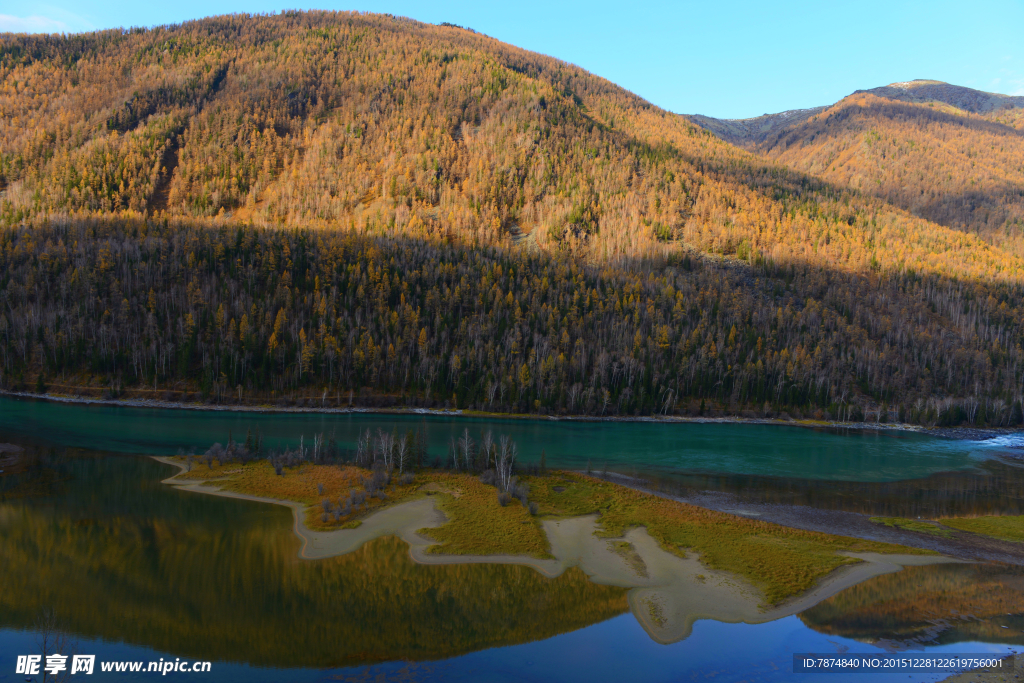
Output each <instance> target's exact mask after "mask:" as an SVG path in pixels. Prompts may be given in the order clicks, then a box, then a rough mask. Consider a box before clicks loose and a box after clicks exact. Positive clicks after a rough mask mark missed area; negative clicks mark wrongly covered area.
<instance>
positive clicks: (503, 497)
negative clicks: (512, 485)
mask: <svg viewBox="0 0 1024 683" xmlns="http://www.w3.org/2000/svg"><path fill="white" fill-rule="evenodd" d="M511 502H512V494H510V493H509V492H508V491H498V504H499V505H501V507H505V506H506V505H508V504H509V503H511Z"/></svg>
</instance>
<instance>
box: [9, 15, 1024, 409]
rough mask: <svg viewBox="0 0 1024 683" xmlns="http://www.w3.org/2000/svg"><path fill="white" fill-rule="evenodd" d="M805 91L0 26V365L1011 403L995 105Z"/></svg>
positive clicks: (324, 18)
mask: <svg viewBox="0 0 1024 683" xmlns="http://www.w3.org/2000/svg"><path fill="white" fill-rule="evenodd" d="M834 109H835V110H834V111H833V110H829V111H826V112H824V113H821V114H819V115H818V116H817V117H816V118H808V119H806V120H804V121H800V122H797V123H796V124H794V125H793V127H791V128H790V129H787V130H785V131H782V132H780V133H778V134H777V135H776V136H775V137H772V138H771V139H770V140H769V141H768V142H766V143H764V144H763V145H762V146H761V147H759V148H750V149H744V148H742V147H740V146H736V145H733V144H730V143H729V142H727V141H725V140H723V139H721V138H719V137H716V136H715V135H714V134H712V133H711V132H709V131H707V130H704V129H703V128H701V127H700V126H699V125H697V124H695V123H694V122H693V121H691V120H690V119H688V118H687V117H684V116H680V115H676V114H673V113H670V112H667V111H663V110H660V109H658V108H657V107H654V106H653V105H651V104H649V103H647V102H645V101H643V100H642V99H640V98H638V97H637V96H635V95H632V94H631V93H629V92H627V91H625V90H623V89H621V88H618V87H617V86H615V85H613V84H611V83H609V82H607V81H605V80H603V79H601V78H598V77H596V76H593V75H591V74H589V73H587V72H585V71H583V70H581V69H579V68H577V67H574V66H572V65H570V64H567V63H564V62H560V61H558V60H556V59H553V58H549V57H545V56H542V55H538V54H535V53H530V52H526V51H524V50H520V49H517V48H515V47H512V46H510V45H507V44H504V43H500V42H498V41H496V40H494V39H491V38H489V37H487V36H484V35H481V34H478V33H475V32H473V31H471V30H469V29H464V28H460V27H457V26H451V25H441V26H433V25H429V24H422V23H418V22H415V21H411V20H407V19H401V18H395V17H391V16H384V15H372V14H358V13H328V12H285V13H282V14H276V15H258V16H246V15H232V16H224V17H215V18H209V19H204V20H200V21H194V22H188V23H185V24H181V25H176V26H165V27H157V28H152V29H131V30H113V31H102V32H97V33H91V34H79V35H69V36H56V35H53V36H44V35H13V34H0V386H2V387H3V388H4V389H6V390H13V391H25V392H40V393H60V394H73V395H84V396H96V397H107V398H116V397H135V398H156V399H160V400H165V401H201V402H209V403H235V404H247V405H263V404H271V405H281V406H285V405H288V406H307V407H331V408H333V407H349V406H359V407H429V408H457V409H463V410H479V411H491V412H508V413H520V414H522V413H528V414H542V415H570V414H571V415H591V416H651V415H740V416H747V417H755V416H756V417H765V416H773V417H787V416H788V417H793V418H817V419H831V420H867V421H903V422H911V423H918V424H929V425H934V424H942V425H950V424H961V423H967V424H986V425H990V426H997V425H1014V424H1020V423H1021V422H1022V421H1024V406H1022V396H1024V347H1022V345H1024V296H1022V295H1024V248H1022V246H1021V245H1022V244H1024V238H1022V236H1021V233H1022V231H1024V209H1022V206H1024V169H1022V168H1021V167H1020V160H1021V158H1022V156H1021V152H1022V148H1021V143H1020V140H1021V137H1020V136H1021V130H1022V123H1021V122H1022V121H1024V119H1022V118H1021V117H1020V116H1019V113H1020V111H1021V109H1020V108H1016V109H1015V108H1014V107H1013V106H1012V105H1007V107H1005V108H1004V109H1001V110H998V111H996V112H994V113H993V112H986V113H985V114H984V116H982V115H980V114H977V113H971V112H962V111H961V110H959V109H956V108H955V107H953V106H952V105H949V104H946V103H943V104H941V106H940V107H939V108H936V107H934V106H932V107H929V106H928V104H927V103H919V102H901V101H896V100H886V99H884V98H881V97H879V96H877V95H871V94H859V95H855V96H853V97H852V98H848V99H847V101H844V103H841V104H840V105H836V107H835V108H834ZM957 112H960V113H957ZM1000 117H1001V118H1000ZM886 121H889V122H895V123H885V122H886ZM964 121H967V124H965V123H964ZM897 124H898V125H897ZM968 124H969V125H968ZM922 147H924V148H925V151H924V153H923V154H916V151H920V150H921V148H922ZM915 150H916V151H915ZM970 168H976V170H975V171H971V172H970V173H973V175H971V174H969V173H968V171H966V170H965V169H970ZM965 193H969V194H970V197H971V201H972V203H971V204H970V205H969V206H966V205H965V204H964V203H963V202H962V201H959V200H955V198H956V197H961V196H963V195H964V194H965ZM965 206H966V208H965Z"/></svg>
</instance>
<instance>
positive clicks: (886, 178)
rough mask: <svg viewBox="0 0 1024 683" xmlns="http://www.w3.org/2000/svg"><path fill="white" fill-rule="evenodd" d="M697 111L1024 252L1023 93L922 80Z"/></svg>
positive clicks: (761, 145)
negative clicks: (831, 99)
mask: <svg viewBox="0 0 1024 683" xmlns="http://www.w3.org/2000/svg"><path fill="white" fill-rule="evenodd" d="M691 118H692V120H693V121H694V122H695V123H697V124H698V125H700V126H702V127H703V128H706V129H707V130H709V131H711V132H712V133H714V134H715V135H717V136H718V137H720V138H721V139H722V140H725V141H728V142H731V143H733V144H736V145H740V146H741V147H744V148H746V149H749V150H752V151H756V152H761V153H763V154H765V155H766V156H768V157H769V158H771V159H773V160H775V161H779V162H782V163H784V164H786V165H787V167H789V168H792V169H794V170H797V171H802V172H805V173H810V174H813V175H814V176H815V177H819V178H822V179H823V180H826V181H827V182H829V183H833V184H835V185H836V186H838V187H842V188H847V189H852V190H855V191H857V192H860V193H863V194H867V195H874V196H876V197H880V198H882V199H884V200H885V201H886V202H888V203H889V204H891V205H893V206H897V207H900V208H903V209H906V210H907V211H909V212H910V213H912V214H914V215H915V216H920V217H922V218H926V219H928V220H929V221H933V222H935V223H939V224H941V225H945V226H948V227H951V228H954V229H957V230H964V231H968V232H973V233H975V234H978V235H980V236H981V237H982V238H984V239H986V240H988V241H989V242H992V243H993V244H997V245H999V246H1001V247H1002V248H1004V249H1007V250H1010V251H1012V252H1013V253H1016V254H1018V255H1021V254H1024V97H1011V96H1008V95H1000V94H996V93H987V92H981V91H979V90H972V89H971V88H963V87H960V86H955V85H950V84H948V83H942V82H940V81H923V80H918V81H908V82H906V83H893V84H891V85H887V86H883V87H880V88H873V89H871V90H858V91H857V92H855V93H854V94H852V95H850V96H849V97H846V98H844V99H842V100H841V101H839V102H838V103H836V104H835V105H833V106H831V107H817V108H814V109H801V110H794V111H787V112H782V113H779V114H766V115H764V116H759V117H756V118H752V119H741V120H725V119H713V118H709V117H706V116H693V117H691Z"/></svg>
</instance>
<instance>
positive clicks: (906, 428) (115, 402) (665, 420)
mask: <svg viewBox="0 0 1024 683" xmlns="http://www.w3.org/2000/svg"><path fill="white" fill-rule="evenodd" d="M0 396H11V397H16V398H29V399H35V400H41V401H52V402H54V403H74V404H83V405H105V406H120V407H129V408H163V409H172V410H196V411H210V412H234V413H255V414H271V413H298V414H303V413H308V414H313V415H350V414H379V415H430V416H436V417H474V418H489V419H495V420H537V421H550V422H651V423H657V424H672V423H677V424H755V425H776V426H788V427H806V428H810V429H822V428H826V429H863V430H874V431H899V432H916V433H919V434H928V435H931V436H938V437H942V438H947V439H956V440H979V439H984V438H992V437H996V436H1002V435H1007V434H1022V435H1024V431H1022V430H1021V429H1011V428H1002V427H998V428H997V427H993V428H971V429H961V428H944V427H925V426H922V425H912V424H905V423H896V422H836V421H831V420H793V419H790V420H783V419H779V418H749V417H741V416H727V417H689V416H680V415H662V416H641V417H636V416H634V417H628V416H606V417H598V416H591V415H529V414H520V413H490V412H485V411H473V410H462V409H440V408H356V407H353V408H326V407H324V408H297V407H288V406H271V405H261V406H245V405H235V404H207V403H179V402H174V401H161V400H158V399H148V398H140V399H123V400H121V399H101V398H88V397H83V396H64V395H59V394H58V395H50V394H33V393H30V392H27V391H4V390H0Z"/></svg>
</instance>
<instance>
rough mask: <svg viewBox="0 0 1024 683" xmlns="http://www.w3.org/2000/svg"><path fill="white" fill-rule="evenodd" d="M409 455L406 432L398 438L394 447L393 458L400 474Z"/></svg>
mask: <svg viewBox="0 0 1024 683" xmlns="http://www.w3.org/2000/svg"><path fill="white" fill-rule="evenodd" d="M410 455H411V453H410V449H409V435H408V434H406V435H405V436H403V437H402V438H400V439H398V443H397V445H396V449H395V460H396V461H397V464H398V473H399V474H402V472H403V471H404V470H405V466H406V464H407V463H408V462H409V456H410Z"/></svg>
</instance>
